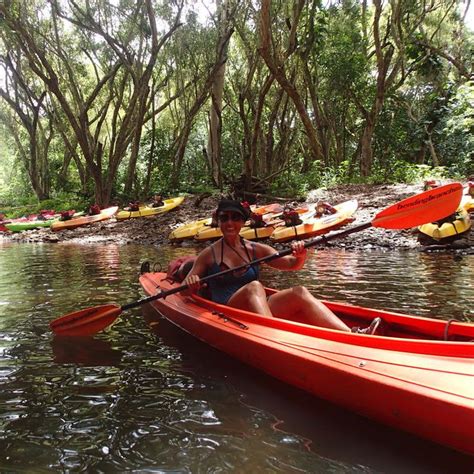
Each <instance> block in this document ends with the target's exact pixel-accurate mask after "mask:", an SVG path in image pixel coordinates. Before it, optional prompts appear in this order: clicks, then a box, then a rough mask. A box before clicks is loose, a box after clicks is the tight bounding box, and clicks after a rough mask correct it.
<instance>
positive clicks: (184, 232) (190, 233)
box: [168, 217, 212, 242]
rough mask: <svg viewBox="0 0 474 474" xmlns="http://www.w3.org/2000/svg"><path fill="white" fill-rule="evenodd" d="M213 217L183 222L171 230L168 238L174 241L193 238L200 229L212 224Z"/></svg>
mask: <svg viewBox="0 0 474 474" xmlns="http://www.w3.org/2000/svg"><path fill="white" fill-rule="evenodd" d="M211 222H212V219H211V218H210V217H208V218H207V219H201V220H198V221H194V222H190V223H189V224H183V225H181V226H179V227H177V228H176V229H174V230H173V231H171V232H170V234H169V236H168V239H169V240H171V241H172V242H180V241H182V240H186V239H192V238H193V237H194V236H195V235H196V234H197V233H198V232H199V231H200V230H202V229H204V228H206V227H208V226H210V225H211Z"/></svg>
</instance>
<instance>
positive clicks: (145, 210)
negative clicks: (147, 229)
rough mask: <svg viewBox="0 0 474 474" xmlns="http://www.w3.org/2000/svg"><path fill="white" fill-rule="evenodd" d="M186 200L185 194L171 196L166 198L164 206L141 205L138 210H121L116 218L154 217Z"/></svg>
mask: <svg viewBox="0 0 474 474" xmlns="http://www.w3.org/2000/svg"><path fill="white" fill-rule="evenodd" d="M183 201H184V197H183V196H179V197H176V198H171V199H165V200H164V201H163V202H164V203H165V204H164V205H163V206H160V207H149V206H143V207H140V209H139V210H138V211H125V210H123V211H120V212H118V213H117V215H116V216H115V218H116V219H117V220H118V221H120V220H125V219H133V218H135V217H153V216H156V215H158V214H163V213H165V212H169V211H171V210H172V209H174V208H175V207H178V206H179V205H180V204H181V203H182V202H183Z"/></svg>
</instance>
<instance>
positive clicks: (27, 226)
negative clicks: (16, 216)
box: [5, 218, 57, 232]
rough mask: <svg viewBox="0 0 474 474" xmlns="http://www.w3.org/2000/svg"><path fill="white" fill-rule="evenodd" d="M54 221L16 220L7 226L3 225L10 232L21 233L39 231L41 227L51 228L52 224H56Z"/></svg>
mask: <svg viewBox="0 0 474 474" xmlns="http://www.w3.org/2000/svg"><path fill="white" fill-rule="evenodd" d="M56 220H57V218H56V219H46V220H38V219H35V220H23V221H21V220H18V221H12V222H10V223H9V224H5V227H6V229H7V230H9V231H10V232H22V231H24V230H32V229H40V228H42V227H51V224H52V223H53V222H56Z"/></svg>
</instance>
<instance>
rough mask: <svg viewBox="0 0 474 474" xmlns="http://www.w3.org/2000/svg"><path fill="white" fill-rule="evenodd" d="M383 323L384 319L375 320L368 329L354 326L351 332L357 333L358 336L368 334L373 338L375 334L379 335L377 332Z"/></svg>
mask: <svg viewBox="0 0 474 474" xmlns="http://www.w3.org/2000/svg"><path fill="white" fill-rule="evenodd" d="M381 323H382V318H375V319H374V320H373V321H372V322H371V323H370V325H369V326H367V327H366V328H360V327H359V326H354V327H353V328H352V329H351V332H353V333H356V334H368V335H370V336H373V335H374V334H376V333H377V330H378V329H379V326H380V325H381Z"/></svg>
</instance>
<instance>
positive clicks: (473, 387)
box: [140, 273, 474, 455]
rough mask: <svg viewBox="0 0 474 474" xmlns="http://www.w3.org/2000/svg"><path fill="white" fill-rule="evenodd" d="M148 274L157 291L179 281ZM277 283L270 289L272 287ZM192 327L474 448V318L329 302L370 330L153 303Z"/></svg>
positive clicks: (358, 407) (401, 421) (297, 378)
mask: <svg viewBox="0 0 474 474" xmlns="http://www.w3.org/2000/svg"><path fill="white" fill-rule="evenodd" d="M165 278H166V274H164V273H144V274H143V275H142V276H141V277H140V283H141V285H142V287H143V288H144V290H145V292H146V293H147V294H148V295H155V294H156V293H157V292H159V291H161V290H169V289H172V288H174V287H176V286H177V284H173V283H170V282H169V281H167V280H165ZM274 291H275V290H268V292H269V293H272V292H274ZM150 304H151V305H152V307H153V308H154V309H156V310H157V311H159V313H161V314H162V315H164V316H165V317H166V318H167V319H168V320H169V321H171V322H172V323H174V324H176V325H177V326H179V327H180V328H181V329H183V330H185V331H186V332H188V333H190V334H192V335H194V336H195V337H197V338H198V339H200V340H202V341H204V342H206V343H208V344H209V345H211V346H213V347H215V348H217V349H219V350H221V351H223V352H226V353H227V354H229V355H231V356H233V357H235V358H237V359H240V360H241V361H243V362H245V363H247V364H249V365H252V366H254V367H256V368H258V369H260V370H262V371H264V372H266V373H267V374H269V375H272V376H273V377H276V378H278V379H280V380H283V381H284V382H286V383H288V384H291V385H294V386H296V387H299V388H301V389H304V390H306V391H308V392H310V393H312V394H314V395H316V396H318V397H321V398H324V399H326V400H329V401H332V402H334V403H337V404H339V405H342V406H344V407H345V408H348V409H350V410H352V411H354V412H357V413H359V414H362V415H364V416H367V417H369V418H372V419H374V420H377V421H379V422H382V423H385V424H387V425H390V426H393V427H396V428H399V429H402V430H405V431H408V432H411V433H413V434H416V435H418V436H421V437H423V438H426V439H429V440H431V441H434V442H436V443H440V444H442V445H445V446H448V447H450V448H453V449H455V450H458V451H462V452H465V453H468V454H471V455H472V454H474V363H473V362H474V360H473V359H474V342H473V341H474V325H473V324H467V323H461V322H455V321H454V322H453V321H450V322H448V321H442V320H437V319H429V318H422V317H416V316H407V315H403V314H398V313H392V312H385V311H378V310H372V309H367V308H362V307H358V306H350V305H346V304H342V303H331V302H325V304H326V305H327V306H328V307H329V308H330V309H331V310H332V311H334V312H335V313H336V314H337V315H338V316H339V317H340V318H341V319H343V320H344V322H345V323H346V324H348V325H349V326H364V325H368V323H369V322H370V321H371V320H372V319H373V318H375V317H377V316H380V317H381V318H382V319H383V321H384V325H383V326H384V329H383V331H384V334H383V335H377V336H368V335H365V334H355V333H346V332H340V331H336V330H332V329H324V328H320V327H315V326H311V325H308V324H304V323H299V322H295V320H297V319H298V315H289V317H290V316H291V320H289V319H288V320H286V319H276V318H268V317H265V316H260V315H257V314H254V313H250V312H246V311H241V310H238V309H235V308H231V307H228V306H223V305H219V304H216V303H213V302H211V301H208V300H205V299H203V298H200V297H192V298H191V297H189V296H182V295H181V294H180V293H175V294H172V295H169V296H167V297H166V299H156V300H154V301H153V302H151V303H150Z"/></svg>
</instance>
